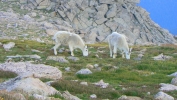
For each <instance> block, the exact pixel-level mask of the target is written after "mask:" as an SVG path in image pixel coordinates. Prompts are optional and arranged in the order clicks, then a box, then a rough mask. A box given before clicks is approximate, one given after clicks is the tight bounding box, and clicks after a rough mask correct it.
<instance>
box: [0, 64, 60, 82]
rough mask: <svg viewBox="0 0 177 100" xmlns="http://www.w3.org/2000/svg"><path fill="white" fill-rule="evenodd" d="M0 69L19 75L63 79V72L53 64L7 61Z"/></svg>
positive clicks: (0, 65)
mask: <svg viewBox="0 0 177 100" xmlns="http://www.w3.org/2000/svg"><path fill="white" fill-rule="evenodd" d="M0 70H4V71H12V72H15V73H17V74H18V75H19V76H26V77H27V76H31V75H32V76H34V77H36V78H50V79H54V80H56V79H61V78H62V72H61V71H60V70H59V69H58V68H56V67H53V66H49V65H44V64H32V63H29V62H6V63H2V64H0Z"/></svg>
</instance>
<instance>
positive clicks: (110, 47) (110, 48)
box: [109, 45, 112, 58]
mask: <svg viewBox="0 0 177 100" xmlns="http://www.w3.org/2000/svg"><path fill="white" fill-rule="evenodd" d="M109 50H110V57H111V58H112V46H111V45H109Z"/></svg>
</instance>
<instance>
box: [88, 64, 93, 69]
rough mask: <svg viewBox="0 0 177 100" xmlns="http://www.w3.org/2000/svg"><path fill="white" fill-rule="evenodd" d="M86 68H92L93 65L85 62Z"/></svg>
mask: <svg viewBox="0 0 177 100" xmlns="http://www.w3.org/2000/svg"><path fill="white" fill-rule="evenodd" d="M86 68H90V69H93V68H94V67H93V65H91V64H87V66H86Z"/></svg>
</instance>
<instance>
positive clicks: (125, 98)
mask: <svg viewBox="0 0 177 100" xmlns="http://www.w3.org/2000/svg"><path fill="white" fill-rule="evenodd" d="M118 100H143V99H141V98H140V97H136V96H126V95H122V96H121V97H119V98H118Z"/></svg>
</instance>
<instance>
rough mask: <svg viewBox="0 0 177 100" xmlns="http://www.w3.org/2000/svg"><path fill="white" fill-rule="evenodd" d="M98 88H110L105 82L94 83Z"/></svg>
mask: <svg viewBox="0 0 177 100" xmlns="http://www.w3.org/2000/svg"><path fill="white" fill-rule="evenodd" d="M94 84H95V85H96V86H99V87H101V88H107V87H108V85H109V83H104V81H103V80H100V81H99V82H97V83H94Z"/></svg>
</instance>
